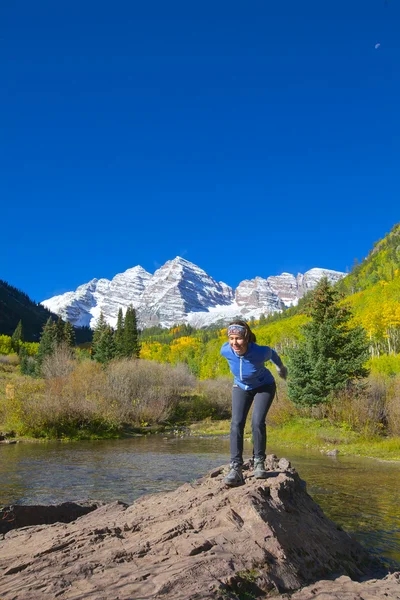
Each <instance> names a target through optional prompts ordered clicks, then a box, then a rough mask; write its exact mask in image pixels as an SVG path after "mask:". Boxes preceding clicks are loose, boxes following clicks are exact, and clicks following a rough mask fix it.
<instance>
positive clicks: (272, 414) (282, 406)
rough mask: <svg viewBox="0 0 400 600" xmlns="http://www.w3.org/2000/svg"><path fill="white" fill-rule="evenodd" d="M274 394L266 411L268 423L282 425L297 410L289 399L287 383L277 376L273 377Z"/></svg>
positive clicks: (296, 412) (294, 414) (295, 413)
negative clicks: (274, 383)
mask: <svg viewBox="0 0 400 600" xmlns="http://www.w3.org/2000/svg"><path fill="white" fill-rule="evenodd" d="M275 381H276V395H275V398H274V401H273V402H272V405H271V408H270V409H269V412H268V417H267V418H268V423H269V424H270V425H283V424H284V423H287V422H288V421H290V420H291V419H292V418H293V417H294V416H296V415H297V414H298V413H299V411H298V409H296V407H295V405H294V404H293V403H292V402H291V400H289V396H288V391H287V385H286V383H284V382H283V381H282V379H280V378H279V377H275Z"/></svg>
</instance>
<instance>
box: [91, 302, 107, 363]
mask: <svg viewBox="0 0 400 600" xmlns="http://www.w3.org/2000/svg"><path fill="white" fill-rule="evenodd" d="M106 329H107V321H106V319H105V316H104V314H103V311H101V312H100V316H99V319H98V321H97V323H96V327H95V328H94V331H93V341H92V357H93V358H96V352H97V346H98V344H99V342H100V339H101V336H102V335H103V333H104V331H105V330H106Z"/></svg>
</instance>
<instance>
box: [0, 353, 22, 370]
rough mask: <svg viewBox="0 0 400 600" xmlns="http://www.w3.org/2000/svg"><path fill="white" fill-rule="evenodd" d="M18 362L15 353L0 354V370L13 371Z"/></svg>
mask: <svg viewBox="0 0 400 600" xmlns="http://www.w3.org/2000/svg"><path fill="white" fill-rule="evenodd" d="M18 363H19V358H18V356H17V354H8V355H0V372H3V373H13V372H14V371H15V367H16V366H17V365H18Z"/></svg>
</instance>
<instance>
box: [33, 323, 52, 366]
mask: <svg viewBox="0 0 400 600" xmlns="http://www.w3.org/2000/svg"><path fill="white" fill-rule="evenodd" d="M56 339H57V329H56V324H55V323H54V321H53V320H52V318H51V317H49V318H48V319H47V322H46V324H45V326H44V327H43V331H42V335H41V338H40V342H39V348H38V353H37V357H36V363H37V374H38V375H40V372H41V367H42V363H43V360H44V359H45V358H46V356H49V355H50V354H52V353H53V352H54V348H55V346H56V343H57V342H56Z"/></svg>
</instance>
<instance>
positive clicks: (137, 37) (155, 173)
mask: <svg viewBox="0 0 400 600" xmlns="http://www.w3.org/2000/svg"><path fill="white" fill-rule="evenodd" d="M0 21H1V35H0V76H1V90H2V91H1V94H0V124H1V127H0V140H1V145H0V161H1V177H0V203H1V209H0V220H1V241H2V244H1V245H2V260H1V262H0V279H5V280H7V281H8V282H9V283H10V284H12V285H14V286H16V287H19V288H21V289H22V290H24V291H25V292H26V293H28V294H29V295H30V296H31V297H33V298H34V299H35V300H37V301H39V300H43V299H45V298H48V297H50V296H52V295H55V294H58V293H62V292H65V291H67V290H73V289H75V288H76V287H77V286H78V285H80V284H81V283H85V282H87V281H89V280H90V279H92V278H93V277H108V278H111V277H113V276H114V275H115V274H116V273H119V272H122V271H124V270H125V269H127V268H129V267H133V266H135V265H137V264H140V265H142V266H143V267H144V268H145V269H147V270H148V271H150V272H154V270H155V269H156V268H158V267H159V266H160V265H162V264H164V262H165V261H166V260H169V259H172V258H174V257H175V256H177V255H180V256H183V257H184V258H186V259H187V260H190V261H192V262H194V263H196V264H197V265H199V266H200V267H201V268H203V269H204V270H206V271H207V272H208V273H209V274H210V275H211V276H213V277H214V278H215V279H216V280H222V281H225V282H226V283H228V284H229V285H231V286H236V285H237V284H238V283H239V282H240V281H241V280H243V279H248V278H253V277H255V276H257V275H259V276H261V277H267V276H269V275H275V274H279V273H281V272H282V271H288V272H292V273H295V274H296V273H297V272H299V271H300V272H304V271H305V270H307V269H310V268H312V267H314V266H319V267H326V268H331V269H337V270H346V267H347V268H351V266H352V263H353V260H354V258H355V257H357V258H359V259H361V258H362V257H363V256H365V255H366V254H367V253H368V251H369V250H370V249H371V247H372V244H373V242H375V241H376V240H378V239H380V238H381V237H383V236H384V235H385V233H386V232H388V231H389V230H390V229H391V227H392V226H393V225H394V224H395V223H396V222H398V221H400V210H399V208H400V193H399V192H400V109H399V107H400V0H386V2H385V0H351V1H349V0H328V1H323V0H318V1H317V0H310V1H308V0H305V1H303V2H301V1H299V0H286V1H285V2H281V1H279V0H274V1H272V0H254V1H250V2H244V1H243V0H240V1H236V0H230V1H229V2H227V1H225V0H217V1H215V0H213V1H212V2H211V1H209V0H203V1H202V2H188V1H187V0H184V1H182V2H180V1H179V2H178V1H177V0H169V1H168V2H166V1H165V0H162V1H161V0H158V1H155V0H149V1H146V2H142V1H138V0H125V1H120V0H114V1H113V2H111V1H110V0H108V1H107V2H104V1H102V0H96V1H92V0H79V2H78V1H76V0H70V1H69V2H54V1H53V0H48V1H43V0H37V1H35V2H32V1H31V0H29V1H28V0H21V1H19V0H15V1H13V2H3V3H2V6H1V8H0ZM376 44H380V47H378V48H377V49H376V48H375V45H376Z"/></svg>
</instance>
